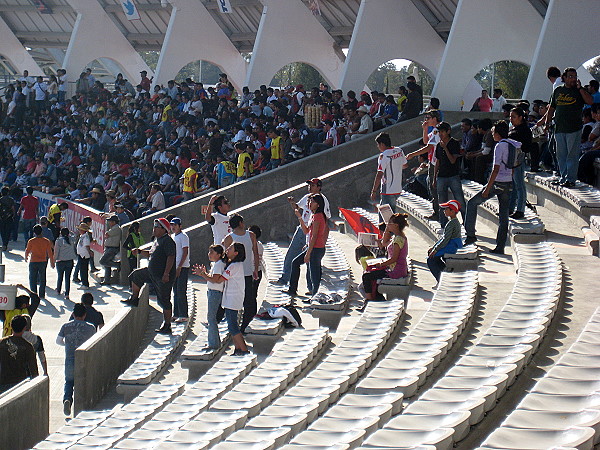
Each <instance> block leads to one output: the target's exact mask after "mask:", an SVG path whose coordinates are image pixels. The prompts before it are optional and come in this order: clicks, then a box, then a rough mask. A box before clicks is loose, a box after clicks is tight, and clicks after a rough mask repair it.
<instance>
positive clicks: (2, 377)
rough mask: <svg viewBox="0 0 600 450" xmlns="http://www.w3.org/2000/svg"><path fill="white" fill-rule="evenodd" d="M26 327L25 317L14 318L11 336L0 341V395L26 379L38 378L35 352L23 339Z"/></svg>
mask: <svg viewBox="0 0 600 450" xmlns="http://www.w3.org/2000/svg"><path fill="white" fill-rule="evenodd" d="M26 326H27V320H26V319H25V317H23V316H20V315H19V316H15V317H13V319H12V321H11V327H12V334H11V335H10V336H7V337H4V338H2V339H0V393H2V392H5V391H7V390H8V389H10V388H11V387H13V386H15V385H16V384H18V383H20V382H21V381H23V380H24V379H26V378H27V377H29V378H34V377H37V376H38V366H37V361H36V360H35V350H34V349H33V345H31V344H30V343H29V342H27V340H25V338H24V337H23V332H24V331H25V327H26Z"/></svg>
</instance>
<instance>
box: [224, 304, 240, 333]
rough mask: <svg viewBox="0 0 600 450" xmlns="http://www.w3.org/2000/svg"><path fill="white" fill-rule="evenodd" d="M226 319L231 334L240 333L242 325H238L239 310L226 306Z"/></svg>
mask: <svg viewBox="0 0 600 450" xmlns="http://www.w3.org/2000/svg"><path fill="white" fill-rule="evenodd" d="M225 320H227V329H228V330H229V334H230V335H231V336H236V335H238V334H240V327H239V325H238V311H235V310H233V309H227V308H225Z"/></svg>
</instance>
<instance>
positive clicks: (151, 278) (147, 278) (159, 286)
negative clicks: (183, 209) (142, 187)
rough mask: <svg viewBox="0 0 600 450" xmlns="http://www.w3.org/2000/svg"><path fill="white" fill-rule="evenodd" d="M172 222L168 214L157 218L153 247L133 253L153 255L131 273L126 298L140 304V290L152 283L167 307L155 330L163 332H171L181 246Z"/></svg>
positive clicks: (157, 298)
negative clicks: (144, 265) (174, 291)
mask: <svg viewBox="0 0 600 450" xmlns="http://www.w3.org/2000/svg"><path fill="white" fill-rule="evenodd" d="M170 230H171V225H170V224H169V222H168V221H167V219H165V218H164V217H161V218H160V219H155V220H154V228H153V230H152V234H153V236H154V237H155V238H156V239H155V240H154V243H153V244H152V248H151V249H150V250H140V249H139V248H134V249H133V250H132V251H131V253H133V254H134V255H137V254H141V255H142V256H147V257H148V258H149V261H148V267H143V268H140V269H136V270H134V271H133V272H131V273H130V274H129V281H130V282H131V291H132V292H131V297H130V298H129V300H124V301H122V302H123V303H124V304H125V305H126V306H133V307H136V306H137V305H138V303H139V297H140V290H141V289H142V286H144V284H146V283H150V284H152V286H153V287H154V290H155V291H156V301H157V302H158V304H159V306H160V307H161V308H162V310H163V316H164V322H163V324H162V326H161V327H160V328H158V329H157V330H155V331H156V332H157V333H160V334H171V318H172V315H173V307H172V306H171V291H172V290H173V284H174V283H175V273H176V268H175V257H176V255H177V246H176V245H175V241H174V240H173V239H171V236H169V231H170Z"/></svg>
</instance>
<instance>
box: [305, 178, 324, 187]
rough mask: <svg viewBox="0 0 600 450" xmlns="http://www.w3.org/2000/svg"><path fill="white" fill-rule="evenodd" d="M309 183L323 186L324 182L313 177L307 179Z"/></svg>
mask: <svg viewBox="0 0 600 450" xmlns="http://www.w3.org/2000/svg"><path fill="white" fill-rule="evenodd" d="M306 183H307V184H315V185H317V186H323V182H322V181H321V180H319V179H318V178H311V179H310V180H306Z"/></svg>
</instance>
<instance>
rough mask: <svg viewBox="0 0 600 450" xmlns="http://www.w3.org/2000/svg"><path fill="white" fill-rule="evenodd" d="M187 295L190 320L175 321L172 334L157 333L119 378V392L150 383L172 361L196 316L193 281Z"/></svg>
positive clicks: (124, 392) (126, 391)
mask: <svg viewBox="0 0 600 450" xmlns="http://www.w3.org/2000/svg"><path fill="white" fill-rule="evenodd" d="M187 297H188V305H189V320H188V321H186V322H180V323H173V324H172V325H171V327H172V330H173V332H172V334H168V335H165V334H158V333H156V334H155V336H154V338H153V339H152V342H150V343H149V344H148V345H147V346H146V348H145V349H144V350H143V351H142V353H141V354H140V356H138V357H137V358H136V360H135V361H134V362H133V363H132V364H131V365H130V366H129V367H128V368H127V369H126V370H125V372H123V373H122V374H121V375H120V376H119V378H118V379H117V392H119V393H120V394H126V395H127V394H128V393H129V390H130V389H134V390H139V389H140V386H145V385H148V384H150V383H151V382H152V380H153V379H154V378H155V377H156V375H158V373H159V372H160V371H161V369H162V368H163V367H164V366H165V365H166V364H168V363H170V362H171V359H172V357H173V355H174V353H175V351H176V350H177V349H178V348H179V346H180V345H182V344H183V342H184V341H185V338H186V336H187V334H188V332H189V330H190V327H191V323H192V321H193V320H194V317H195V313H196V293H195V291H194V288H193V285H192V283H191V282H189V283H188V288H187Z"/></svg>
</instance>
